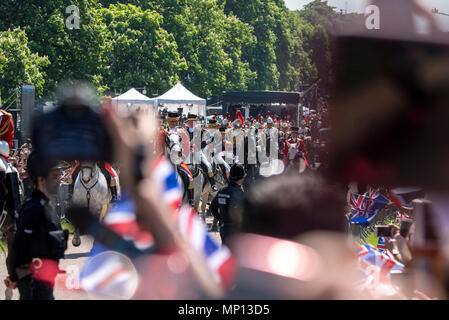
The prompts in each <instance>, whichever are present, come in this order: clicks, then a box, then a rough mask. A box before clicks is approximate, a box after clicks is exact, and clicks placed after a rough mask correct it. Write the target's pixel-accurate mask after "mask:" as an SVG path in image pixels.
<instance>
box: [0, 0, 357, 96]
mask: <svg viewBox="0 0 449 320" xmlns="http://www.w3.org/2000/svg"><path fill="white" fill-rule="evenodd" d="M124 2H125V1H114V0H71V1H65V0H53V1H47V0H34V1H31V0H27V1H23V0H4V1H1V2H0V90H1V93H2V95H3V96H6V95H8V94H9V93H11V92H12V91H13V90H14V89H15V88H16V87H18V86H20V85H21V84H34V85H36V88H37V90H36V91H37V94H38V96H40V97H42V96H46V95H48V94H51V93H52V92H54V89H55V87H56V86H57V85H58V83H61V82H62V81H64V80H68V79H75V80H77V79H87V80H88V81H90V82H92V83H93V84H95V85H96V86H97V88H98V89H99V91H100V92H112V93H114V92H117V93H119V92H123V91H125V90H127V89H129V88H130V87H140V88H142V87H144V86H145V87H146V88H147V91H148V95H150V96H151V95H156V94H162V93H163V92H164V91H166V90H167V89H169V88H170V87H171V86H173V85H174V84H175V83H176V82H177V81H181V82H183V83H184V85H185V86H186V87H187V88H189V89H190V90H192V91H193V92H194V93H195V94H197V95H199V96H203V97H205V96H207V95H214V94H219V93H221V92H222V91H225V90H286V91H291V90H298V88H299V86H301V85H304V84H309V83H312V82H313V81H315V80H316V79H317V78H320V79H322V83H323V88H324V90H326V89H327V88H328V86H329V84H330V83H331V79H332V56H331V54H330V32H331V31H334V30H337V29H338V28H339V27H340V26H341V25H343V24H345V23H346V22H347V21H349V20H351V19H354V17H353V16H351V15H341V14H340V13H338V12H337V11H335V10H334V8H332V7H330V6H329V5H328V4H327V1H321V0H315V1H313V2H311V3H310V4H308V5H306V6H305V7H304V9H302V10H299V11H290V10H288V9H287V8H286V7H285V4H284V1H283V0H245V1H241V0H130V1H126V2H125V3H126V4H122V3H124ZM69 5H76V6H77V7H78V8H79V15H80V20H79V22H80V28H79V29H69V28H67V26H66V19H67V18H68V17H69V15H70V13H66V7H67V6H69Z"/></svg>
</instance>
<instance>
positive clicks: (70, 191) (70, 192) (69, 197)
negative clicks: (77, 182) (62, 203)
mask: <svg viewBox="0 0 449 320" xmlns="http://www.w3.org/2000/svg"><path fill="white" fill-rule="evenodd" d="M73 187H74V183H70V184H69V185H68V190H67V194H66V196H65V200H66V201H70V200H72V197H73Z"/></svg>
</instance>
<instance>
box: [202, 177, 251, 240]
mask: <svg viewBox="0 0 449 320" xmlns="http://www.w3.org/2000/svg"><path fill="white" fill-rule="evenodd" d="M244 196H245V193H244V190H243V187H242V186H241V185H238V184H236V183H235V182H233V181H231V183H230V184H229V186H227V187H226V188H223V189H222V190H220V191H219V192H218V193H217V195H216V196H215V198H214V200H212V203H211V205H210V211H211V213H212V214H213V216H214V217H215V218H216V219H217V220H218V221H219V222H220V226H221V227H220V236H221V240H222V242H223V243H224V244H227V243H226V242H227V240H228V238H229V236H231V235H232V234H234V233H236V232H237V231H238V226H239V223H240V217H239V216H238V215H239V211H238V208H239V206H240V204H241V203H242V201H243V199H244ZM219 209H220V212H219V211H218V210H219Z"/></svg>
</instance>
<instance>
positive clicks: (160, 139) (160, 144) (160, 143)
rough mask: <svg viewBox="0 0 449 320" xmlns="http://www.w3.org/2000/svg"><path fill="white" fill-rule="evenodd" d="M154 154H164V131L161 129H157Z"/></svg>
mask: <svg viewBox="0 0 449 320" xmlns="http://www.w3.org/2000/svg"><path fill="white" fill-rule="evenodd" d="M156 155H157V156H158V157H159V156H164V155H165V132H164V130H163V129H161V130H159V133H158V135H157V140H156Z"/></svg>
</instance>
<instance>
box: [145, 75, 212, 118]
mask: <svg viewBox="0 0 449 320" xmlns="http://www.w3.org/2000/svg"><path fill="white" fill-rule="evenodd" d="M153 99H154V100H156V105H157V106H159V105H163V107H164V108H165V107H166V108H167V110H168V111H171V112H177V111H178V108H183V111H182V113H183V114H188V113H195V114H197V115H198V116H204V117H206V99H203V98H200V97H197V96H196V95H194V94H193V93H192V92H190V91H189V90H187V89H186V88H185V87H184V86H183V85H182V84H181V83H179V82H178V83H177V84H176V85H175V86H174V87H173V88H171V89H170V90H168V91H167V92H166V93H164V94H163V95H161V96H159V97H156V98H153Z"/></svg>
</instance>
